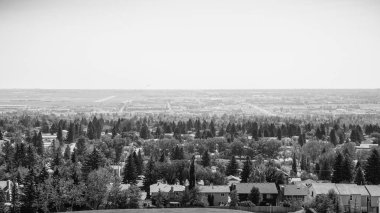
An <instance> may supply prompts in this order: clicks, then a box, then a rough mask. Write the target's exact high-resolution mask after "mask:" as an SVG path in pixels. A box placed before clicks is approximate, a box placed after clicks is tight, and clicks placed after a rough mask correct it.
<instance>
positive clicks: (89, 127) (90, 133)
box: [87, 121, 96, 140]
mask: <svg viewBox="0 0 380 213" xmlns="http://www.w3.org/2000/svg"><path fill="white" fill-rule="evenodd" d="M95 136H96V135H95V127H94V125H93V123H92V122H91V121H90V122H89V123H88V125H87V137H88V139H90V140H93V139H95Z"/></svg>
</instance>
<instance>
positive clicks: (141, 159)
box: [137, 150, 144, 174]
mask: <svg viewBox="0 0 380 213" xmlns="http://www.w3.org/2000/svg"><path fill="white" fill-rule="evenodd" d="M137 160H138V161H139V166H140V168H139V169H140V173H139V174H143V172H144V159H143V157H142V155H141V152H140V150H139V151H138V153H137Z"/></svg>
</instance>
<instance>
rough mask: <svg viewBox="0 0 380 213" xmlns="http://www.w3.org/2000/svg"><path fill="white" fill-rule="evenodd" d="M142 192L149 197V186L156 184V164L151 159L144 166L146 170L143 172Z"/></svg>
mask: <svg viewBox="0 0 380 213" xmlns="http://www.w3.org/2000/svg"><path fill="white" fill-rule="evenodd" d="M144 176H145V179H144V190H145V192H146V193H147V196H150V185H152V184H155V183H157V180H158V175H157V171H156V164H155V162H154V160H153V158H152V157H151V158H150V160H149V161H148V164H147V165H146V169H145V172H144Z"/></svg>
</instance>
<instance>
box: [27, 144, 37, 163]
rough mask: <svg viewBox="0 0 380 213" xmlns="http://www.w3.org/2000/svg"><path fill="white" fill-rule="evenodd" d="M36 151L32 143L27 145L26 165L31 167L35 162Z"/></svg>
mask: <svg viewBox="0 0 380 213" xmlns="http://www.w3.org/2000/svg"><path fill="white" fill-rule="evenodd" d="M36 158H37V156H36V151H35V150H34V147H33V145H32V144H30V145H29V146H28V150H27V166H28V167H33V166H35V164H36Z"/></svg>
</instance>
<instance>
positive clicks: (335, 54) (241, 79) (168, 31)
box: [0, 0, 380, 89]
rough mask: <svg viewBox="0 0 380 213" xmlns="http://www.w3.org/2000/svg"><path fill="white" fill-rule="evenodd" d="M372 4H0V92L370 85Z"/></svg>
mask: <svg viewBox="0 0 380 213" xmlns="http://www.w3.org/2000/svg"><path fill="white" fill-rule="evenodd" d="M379 79H380V1H379V0H287V1H284V0H278V1H274V0H186V1H185V0H0V88H42V89H308V88H309V89H314V88H322V89H329V88H331V89H337V88H338V89H339V88H342V89H343V88H353V89H354V88H379V83H378V82H379Z"/></svg>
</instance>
